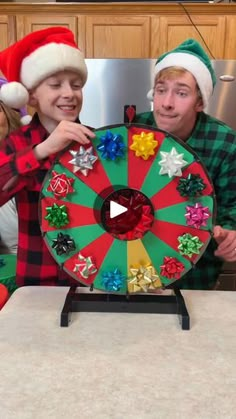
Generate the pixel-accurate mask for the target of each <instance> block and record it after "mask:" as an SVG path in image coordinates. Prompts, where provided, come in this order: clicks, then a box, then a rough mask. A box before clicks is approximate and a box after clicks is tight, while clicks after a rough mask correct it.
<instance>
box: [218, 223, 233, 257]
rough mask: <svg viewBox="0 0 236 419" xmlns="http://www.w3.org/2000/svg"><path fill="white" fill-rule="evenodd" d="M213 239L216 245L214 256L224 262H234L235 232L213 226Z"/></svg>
mask: <svg viewBox="0 0 236 419" xmlns="http://www.w3.org/2000/svg"><path fill="white" fill-rule="evenodd" d="M213 234H214V239H215V240H216V242H217V243H218V248H217V250H216V251H215V255H216V256H218V257H220V258H222V259H224V260H225V261H226V262H235V261H236V231H235V230H227V229H226V228H222V227H220V226H215V227H214V230H213Z"/></svg>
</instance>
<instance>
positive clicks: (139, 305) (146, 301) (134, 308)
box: [60, 287, 190, 330]
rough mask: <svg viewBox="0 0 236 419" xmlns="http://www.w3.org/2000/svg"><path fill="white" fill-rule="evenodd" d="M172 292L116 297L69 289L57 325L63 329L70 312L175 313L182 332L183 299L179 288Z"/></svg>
mask: <svg viewBox="0 0 236 419" xmlns="http://www.w3.org/2000/svg"><path fill="white" fill-rule="evenodd" d="M82 289H83V290H84V288H82ZM172 291H173V294H172V295H158V294H134V295H133V294H132V295H130V294H127V295H118V294H106V293H95V292H92V291H91V292H89V293H87V292H80V291H79V290H78V288H77V287H71V288H70V290H69V291H68V293H67V296H66V299H65V303H64V306H63V309H62V312H61V324H60V325H61V327H67V326H68V325H69V322H70V320H71V313H73V312H84V311H85V312H109V313H160V314H177V315H178V317H179V321H180V324H181V327H182V329H183V330H189V329H190V319H189V314H188V311H187V308H186V305H185V301H184V298H183V296H182V294H181V292H180V290H179V289H177V288H174V289H173V290H172Z"/></svg>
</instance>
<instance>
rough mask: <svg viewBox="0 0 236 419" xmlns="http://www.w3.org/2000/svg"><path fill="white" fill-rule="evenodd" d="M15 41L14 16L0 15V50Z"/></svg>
mask: <svg viewBox="0 0 236 419" xmlns="http://www.w3.org/2000/svg"><path fill="white" fill-rule="evenodd" d="M15 41H16V19H15V16H8V15H0V50H2V49H5V48H7V47H8V46H9V45H11V44H13V43H14V42H15Z"/></svg>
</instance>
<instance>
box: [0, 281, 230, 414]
mask: <svg viewBox="0 0 236 419" xmlns="http://www.w3.org/2000/svg"><path fill="white" fill-rule="evenodd" d="M67 290H68V288H50V287H25V288H20V289H19V290H17V291H16V292H15V293H14V294H13V296H12V297H11V298H10V300H9V301H8V303H7V304H6V305H5V306H4V308H3V309H2V310H1V311H0V419H51V418H52V419H62V418H63V419H110V418H111V419H177V418H178V419H195V418H196V419H231V418H232V419H235V417H236V319H235V317H236V293H235V292H225V291H184V292H183V295H184V298H185V302H186V305H187V308H188V311H189V314H190V321H191V329H190V330H189V331H183V330H182V329H181V327H180V325H179V323H178V318H177V316H176V315H170V314H166V315H163V314H130V313H121V314H118V313H73V317H72V322H71V324H70V325H69V327H65V328H62V327H60V313H61V310H62V307H63V304H64V300H65V296H66V293H67Z"/></svg>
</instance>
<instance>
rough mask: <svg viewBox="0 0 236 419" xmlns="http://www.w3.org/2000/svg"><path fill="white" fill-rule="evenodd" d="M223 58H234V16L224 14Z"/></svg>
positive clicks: (235, 31)
mask: <svg viewBox="0 0 236 419" xmlns="http://www.w3.org/2000/svg"><path fill="white" fill-rule="evenodd" d="M224 58H225V59H226V60H227V59H232V58H234V59H236V16H233V15H232V16H226V26H225V53H224Z"/></svg>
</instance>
